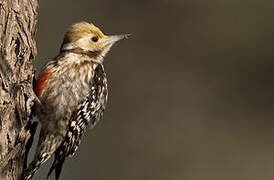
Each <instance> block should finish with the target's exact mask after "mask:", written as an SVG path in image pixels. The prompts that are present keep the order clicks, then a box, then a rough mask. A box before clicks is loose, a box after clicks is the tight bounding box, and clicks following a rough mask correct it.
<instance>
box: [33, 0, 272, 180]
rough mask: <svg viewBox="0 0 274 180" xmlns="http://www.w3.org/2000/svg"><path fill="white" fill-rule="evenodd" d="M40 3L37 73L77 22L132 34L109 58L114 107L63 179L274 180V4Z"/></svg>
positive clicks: (228, 0)
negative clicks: (67, 30) (91, 23)
mask: <svg viewBox="0 0 274 180" xmlns="http://www.w3.org/2000/svg"><path fill="white" fill-rule="evenodd" d="M39 3H40V8H39V26H38V32H37V45H38V56H37V57H36V59H35V62H34V65H35V68H36V69H37V71H38V72H39V70H40V68H41V67H42V65H44V64H45V63H46V62H47V61H48V60H49V59H50V58H52V57H54V56H56V55H57V53H58V51H59V48H60V45H61V43H62V39H63V35H64V33H65V31H66V29H67V28H68V27H69V26H70V25H71V24H73V23H75V22H78V21H83V20H85V21H88V22H93V23H94V24H96V25H98V26H99V27H100V28H102V29H103V31H104V32H105V33H107V34H119V33H132V34H133V35H132V37H131V38H130V39H129V40H125V41H122V42H120V43H119V44H117V45H115V46H114V47H113V48H112V50H111V52H110V53H109V54H108V55H107V57H106V59H105V67H106V71H107V74H108V80H109V91H110V92H109V95H110V96H109V103H108V108H107V110H106V112H105V116H104V118H103V120H102V121H101V122H100V123H99V124H98V126H96V128H95V129H93V130H89V131H88V133H87V135H86V137H85V138H83V141H82V143H81V146H80V148H79V150H78V151H77V153H76V155H75V156H74V157H73V158H69V159H68V160H67V161H66V163H65V165H64V169H63V173H62V175H61V179H66V180H72V179H73V180H74V179H77V180H167V179H168V180H232V179H233V180H273V179H274V120H273V117H274V111H273V109H274V82H273V76H274V54H273V48H274V21H273V18H274V13H273V12H274V11H273V5H274V1H271V0H269V1H267V0H245V1H239V0H135V1H127V0H116V1H113V0H78V1H75V0H74V1H73V0H58V1H55V0H50V1H40V2H39ZM47 164H48V165H49V163H47ZM48 168H49V167H48V166H43V167H42V168H41V170H40V171H39V173H38V174H37V175H36V176H35V178H34V179H35V180H39V179H44V178H45V176H46V173H47V171H48ZM50 179H54V176H52V177H51V178H50Z"/></svg>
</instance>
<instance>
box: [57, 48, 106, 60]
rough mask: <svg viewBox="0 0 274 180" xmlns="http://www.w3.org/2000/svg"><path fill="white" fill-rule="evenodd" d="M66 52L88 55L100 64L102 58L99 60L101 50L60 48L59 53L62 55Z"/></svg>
mask: <svg viewBox="0 0 274 180" xmlns="http://www.w3.org/2000/svg"><path fill="white" fill-rule="evenodd" d="M67 53H75V54H79V55H83V56H88V57H90V58H91V59H93V60H95V61H96V62H97V63H100V64H101V61H102V60H100V59H101V58H102V56H101V54H102V51H86V50H84V49H81V48H74V49H68V50H61V52H60V54H63V55H65V54H67Z"/></svg>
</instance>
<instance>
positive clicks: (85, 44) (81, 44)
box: [62, 35, 92, 51]
mask: <svg viewBox="0 0 274 180" xmlns="http://www.w3.org/2000/svg"><path fill="white" fill-rule="evenodd" d="M91 37H92V36H90V35H89V36H86V37H83V38H81V39H79V40H77V41H76V42H72V43H67V44H64V45H63V47H62V50H71V49H75V48H81V49H83V50H87V51H88V50H90V49H89V47H90V38H91Z"/></svg>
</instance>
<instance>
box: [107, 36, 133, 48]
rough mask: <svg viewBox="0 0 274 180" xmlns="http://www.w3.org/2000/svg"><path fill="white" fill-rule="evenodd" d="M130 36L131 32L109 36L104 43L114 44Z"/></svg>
mask: <svg viewBox="0 0 274 180" xmlns="http://www.w3.org/2000/svg"><path fill="white" fill-rule="evenodd" d="M129 36H130V34H122V35H113V36H107V38H106V39H105V40H104V41H103V43H104V46H108V45H113V44H114V43H115V42H117V41H120V40H122V39H127V38H128V37H129Z"/></svg>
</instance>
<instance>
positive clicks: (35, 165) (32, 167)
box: [23, 154, 50, 180]
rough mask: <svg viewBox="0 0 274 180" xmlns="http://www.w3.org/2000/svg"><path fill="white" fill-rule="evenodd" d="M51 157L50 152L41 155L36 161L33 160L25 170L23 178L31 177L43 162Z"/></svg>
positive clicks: (24, 179)
mask: <svg viewBox="0 0 274 180" xmlns="http://www.w3.org/2000/svg"><path fill="white" fill-rule="evenodd" d="M49 158H50V154H43V156H39V157H37V158H36V159H35V160H34V161H32V162H31V163H30V165H29V167H28V169H27V170H26V171H25V172H24V176H23V180H29V179H31V178H32V177H33V176H34V174H35V173H36V171H37V170H38V169H39V167H40V166H41V164H43V163H44V162H45V161H47V160H48V159H49Z"/></svg>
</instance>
